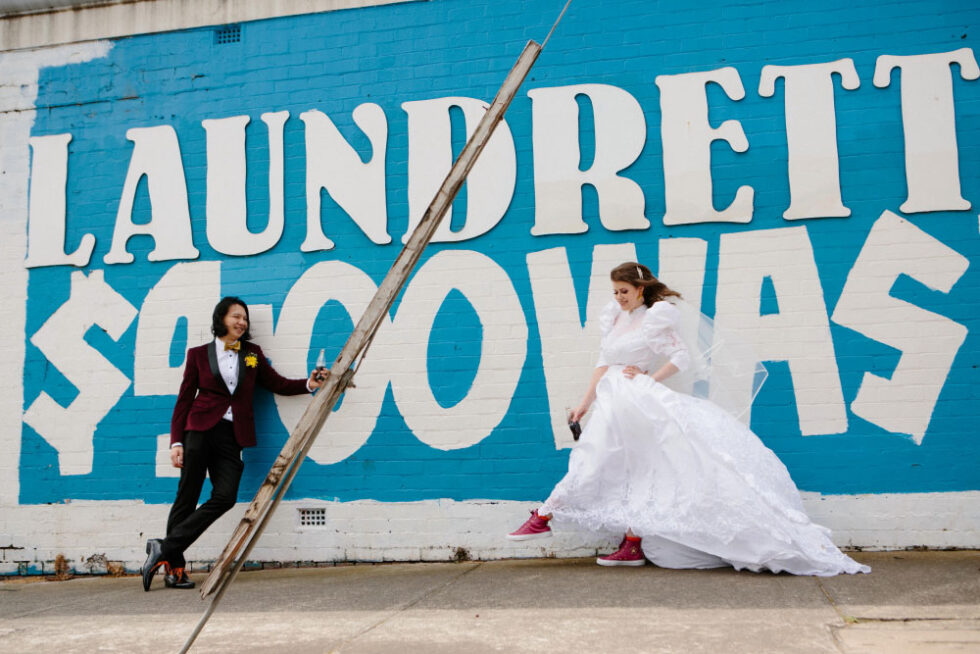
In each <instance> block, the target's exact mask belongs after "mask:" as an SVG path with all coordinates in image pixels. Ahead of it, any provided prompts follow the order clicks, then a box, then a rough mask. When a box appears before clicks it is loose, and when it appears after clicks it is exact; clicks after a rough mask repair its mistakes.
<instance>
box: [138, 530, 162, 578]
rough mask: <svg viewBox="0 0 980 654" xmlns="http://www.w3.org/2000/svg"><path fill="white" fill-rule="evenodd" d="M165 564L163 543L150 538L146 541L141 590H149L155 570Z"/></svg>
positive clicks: (157, 539)
mask: <svg viewBox="0 0 980 654" xmlns="http://www.w3.org/2000/svg"><path fill="white" fill-rule="evenodd" d="M164 563H166V561H164V560H163V541H162V540H161V539H159V538H151V539H150V540H148V541H146V562H145V563H144V564H143V568H142V569H141V572H142V573H143V590H147V591H148V590H150V583H151V582H152V581H153V575H155V574H156V572H157V568H159V567H160V566H161V565H163V564H164Z"/></svg>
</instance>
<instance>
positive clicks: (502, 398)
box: [384, 250, 527, 450]
mask: <svg viewBox="0 0 980 654" xmlns="http://www.w3.org/2000/svg"><path fill="white" fill-rule="evenodd" d="M453 289H456V290H458V291H459V292H460V293H462V294H463V295H464V296H465V297H466V299H467V301H469V303H470V304H471V305H472V306H473V309H474V311H475V312H476V314H477V316H479V319H480V323H481V325H482V327H483V342H482V348H481V352H480V364H479V368H478V369H477V371H476V377H475V378H474V379H473V385H472V386H471V387H470V389H469V392H468V393H467V394H466V397H464V398H463V399H462V400H460V401H459V402H458V403H456V404H455V405H453V406H451V407H443V406H441V405H440V404H439V402H438V401H437V400H436V398H435V396H434V395H433V393H432V389H431V388H430V387H429V384H428V382H427V377H428V373H427V370H428V349H429V338H430V334H431V331H432V324H433V322H434V321H435V318H436V315H437V314H438V313H439V309H440V308H441V307H442V304H443V302H444V301H445V299H446V296H447V295H448V294H449V293H450V292H451V291H452V290H453ZM393 332H394V333H396V334H397V338H394V339H390V340H388V341H387V342H386V344H385V348H384V349H385V350H386V351H387V352H389V355H388V358H390V359H395V358H396V356H397V358H398V359H400V360H401V362H402V363H401V365H400V366H398V367H397V368H395V369H392V370H391V390H392V392H393V393H394V396H395V402H397V404H398V410H399V411H400V412H401V414H402V417H403V418H404V419H405V423H406V424H407V425H408V427H409V429H411V430H412V431H413V432H414V433H415V436H416V438H418V439H419V440H420V441H422V442H423V443H427V444H428V445H431V446H432V447H435V448H438V449H440V450H455V449H460V448H463V447H469V446H471V445H475V444H476V443H479V442H480V441H481V440H483V439H484V438H486V437H487V436H489V435H490V433H491V432H492V431H493V430H494V428H495V427H496V426H497V425H499V424H500V421H501V420H503V419H504V416H505V415H506V414H507V410H508V409H509V408H510V403H511V399H512V398H513V396H514V390H515V389H516V388H517V381H518V380H519V379H520V376H521V370H522V369H523V367H524V361H525V359H526V357H527V323H526V322H525V320H524V311H523V309H522V308H521V303H520V300H518V299H517V292H516V291H515V290H514V286H513V284H512V283H511V281H510V278H509V277H508V276H507V273H506V272H504V270H503V269H502V268H501V267H500V266H498V265H497V264H496V263H494V262H493V260H492V259H490V258H489V257H487V256H485V255H483V254H480V253H478V252H470V251H465V250H444V251H442V252H439V253H437V254H435V255H433V256H432V257H431V258H430V259H429V260H428V261H427V262H426V263H425V264H424V265H423V266H422V267H421V268H420V269H419V271H418V272H417V273H416V274H415V277H414V278H413V279H412V281H411V283H410V284H409V285H408V288H406V289H405V294H404V295H403V297H402V301H401V303H400V304H399V305H398V314H397V315H396V316H395V320H394V325H393Z"/></svg>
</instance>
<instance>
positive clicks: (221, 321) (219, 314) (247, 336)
mask: <svg viewBox="0 0 980 654" xmlns="http://www.w3.org/2000/svg"><path fill="white" fill-rule="evenodd" d="M236 304H237V305H238V306H240V307H241V308H243V309H245V320H247V321H248V327H246V328H245V333H244V334H242V340H243V341H249V340H252V332H251V328H252V319H251V318H250V317H249V315H248V305H247V304H245V301H244V300H242V299H241V298H240V297H235V296H233V295H229V296H227V297H223V298H221V302H218V303H217V304H216V305H214V313H212V314H211V333H212V334H214V335H215V336H217V337H219V338H220V337H222V336H224V335H225V334H227V333H228V328H227V327H225V316H227V315H228V312H229V311H231V308H232V307H233V306H235V305H236Z"/></svg>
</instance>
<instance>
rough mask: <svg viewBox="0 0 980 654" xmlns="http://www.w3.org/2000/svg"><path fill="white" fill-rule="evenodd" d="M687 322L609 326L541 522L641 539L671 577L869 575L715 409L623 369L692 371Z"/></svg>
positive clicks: (656, 309)
mask: <svg viewBox="0 0 980 654" xmlns="http://www.w3.org/2000/svg"><path fill="white" fill-rule="evenodd" d="M678 320H679V311H678V309H677V307H675V306H674V305H672V304H670V303H669V302H656V303H654V305H653V306H652V307H650V308H647V307H645V306H640V307H639V308H637V309H634V310H633V311H632V312H629V313H627V312H624V311H622V310H621V309H620V308H619V306H618V305H617V304H616V303H615V302H612V303H610V304H609V305H608V306H607V307H606V308H605V309H603V311H602V314H601V315H600V320H599V324H600V330H601V333H602V346H601V351H600V356H599V362H598V364H597V365H598V366H609V369H608V371H607V372H606V374H605V375H604V376H603V377H602V379H601V380H600V381H599V384H598V386H597V387H596V399H595V402H594V403H593V406H592V415H591V418H590V420H589V422H588V424H587V425H586V426H585V428H584V430H583V432H582V436H581V439H580V440H579V442H578V444H577V445H576V447H575V448H574V449H573V450H572V453H571V457H570V459H569V465H568V473H567V474H566V475H565V477H564V478H563V479H562V480H561V481H560V482H559V483H558V485H557V486H556V487H555V489H554V491H552V493H551V496H550V497H549V498H548V500H547V501H546V502H545V504H544V506H542V508H541V509H540V510H539V513H541V514H548V513H553V514H554V517H555V518H558V519H559V520H571V521H573V522H576V523H578V524H580V525H582V526H584V527H586V528H588V529H590V530H595V531H615V532H617V533H623V532H625V531H626V529H627V528H630V529H632V530H633V532H634V533H635V534H636V535H637V536H641V537H642V538H643V552H644V554H646V557H647V558H648V559H650V560H651V561H652V562H653V563H655V564H656V565H658V566H661V567H664V568H714V567H721V566H729V565H730V566H734V567H735V568H736V569H743V568H744V569H748V570H753V571H756V572H758V571H760V570H762V569H768V570H771V571H773V572H789V573H792V574H798V575H820V576H831V575H836V574H840V573H843V572H846V573H855V572H870V570H871V569H870V568H869V567H867V566H864V565H861V564H859V563H857V562H856V561H854V560H853V559H851V558H850V557H848V556H846V555H845V554H843V553H842V552H841V551H840V550H839V549H837V547H836V546H834V544H833V543H832V542H831V540H830V531H829V530H828V529H826V528H825V527H821V526H820V525H816V524H814V523H812V522H810V519H809V518H808V517H807V515H806V513H805V512H804V510H803V506H802V504H801V502H800V494H799V491H798V490H797V489H796V486H795V485H794V484H793V480H792V479H791V478H790V476H789V472H788V471H787V470H786V467H785V466H784V465H783V464H782V462H781V461H780V460H779V459H778V458H777V457H776V455H775V454H774V453H773V452H772V451H771V450H770V449H768V448H767V447H766V446H765V445H763V444H762V442H761V441H760V440H759V438H758V437H757V436H756V435H755V434H754V433H752V431H751V430H750V429H748V428H747V427H746V426H744V425H743V424H742V423H741V422H739V421H738V420H736V419H735V418H734V417H732V416H731V415H730V414H729V413H727V412H725V411H724V410H723V409H721V408H720V407H718V406H717V405H715V404H713V403H712V402H710V401H707V400H703V399H699V398H696V397H692V396H690V395H686V394H683V393H678V392H675V391H673V390H671V389H669V388H668V387H667V386H664V385H663V384H661V383H658V382H655V381H654V380H653V379H652V378H651V377H649V376H645V375H644V376H638V377H636V378H634V379H628V378H627V377H625V376H624V375H623V372H622V371H623V368H624V367H625V366H626V365H635V366H637V367H639V368H640V369H641V370H648V371H649V372H651V373H652V372H654V371H655V370H657V369H659V368H660V367H661V366H662V365H664V363H666V362H667V361H670V362H672V363H674V365H676V366H677V367H678V368H679V369H681V370H684V369H685V368H686V367H687V366H688V365H689V356H688V351H687V348H686V346H685V345H684V342H683V340H682V339H681V338H680V337H679V336H678V333H677V328H678Z"/></svg>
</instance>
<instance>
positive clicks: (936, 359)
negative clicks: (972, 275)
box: [833, 211, 970, 444]
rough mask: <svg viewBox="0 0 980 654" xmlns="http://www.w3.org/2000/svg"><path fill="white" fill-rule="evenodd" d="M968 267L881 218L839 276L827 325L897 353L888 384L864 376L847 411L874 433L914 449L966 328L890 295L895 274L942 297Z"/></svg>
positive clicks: (890, 218)
mask: <svg viewBox="0 0 980 654" xmlns="http://www.w3.org/2000/svg"><path fill="white" fill-rule="evenodd" d="M969 265H970V262H969V260H968V259H967V258H966V257H964V256H963V255H961V254H960V253H958V252H956V251H955V250H952V249H951V248H949V247H947V246H946V245H944V244H943V243H941V242H939V241H937V240H936V239H935V238H933V237H932V236H930V235H929V234H926V233H925V232H924V231H922V230H921V229H919V228H918V227H916V226H915V225H913V224H912V223H910V222H908V221H906V220H903V219H901V218H899V217H898V216H896V215H895V214H893V213H891V212H890V211H886V212H884V213H883V214H881V217H880V218H879V219H878V220H877V221H876V222H875V224H874V226H873V227H872V228H871V233H870V234H868V239H867V240H866V241H865V242H864V247H863V248H861V254H860V255H858V259H857V261H856V262H855V263H854V267H853V268H851V272H850V274H848V276H847V283H846V284H845V285H844V290H843V291H842V292H841V296H840V300H839V301H838V302H837V308H836V309H834V315H833V321H834V322H836V323H837V324H839V325H843V326H844V327H847V328H848V329H853V330H854V331H856V332H858V333H860V334H863V335H864V336H867V337H868V338H870V339H873V340H876V341H880V342H881V343H884V344H885V345H888V346H890V347H893V348H895V349H896V350H899V351H900V352H901V353H902V355H901V357H900V358H899V360H898V364H897V365H896V366H895V370H894V371H893V372H892V373H891V375H890V378H889V377H884V376H880V375H876V374H874V373H871V372H866V373H865V374H864V378H863V379H862V381H861V388H860V389H859V390H858V393H857V397H855V398H854V401H853V402H852V403H851V410H852V411H854V413H855V414H857V415H859V416H861V417H862V418H864V419H865V420H868V421H870V422H873V423H874V424H876V425H878V426H879V427H881V428H882V429H886V430H888V431H892V432H898V433H902V434H910V435H911V436H912V438H913V439H914V440H915V442H916V443H917V444H921V443H922V438H923V436H925V433H926V430H927V429H928V428H929V420H930V419H931V418H932V411H933V409H934V408H935V406H936V400H938V399H939V393H940V391H941V390H942V388H943V384H944V383H946V377H947V375H949V370H950V368H951V367H952V365H953V359H955V358H956V353H957V352H958V351H959V349H960V346H961V345H963V341H964V340H965V339H966V334H967V329H966V327H964V326H963V325H961V324H960V323H958V322H953V321H952V320H950V319H949V318H946V317H945V316H941V315H939V314H937V313H933V312H931V311H927V310H925V309H922V308H920V307H917V306H915V305H914V304H910V303H908V302H905V301H903V300H899V299H898V298H896V297H893V296H892V295H891V288H892V285H893V284H894V283H895V280H896V279H898V277H899V275H903V274H904V275H908V276H910V277H912V278H913V279H915V280H916V281H918V282H921V283H922V284H925V285H926V286H928V287H929V288H931V289H933V290H938V291H942V292H943V293H949V291H950V290H951V289H952V288H953V285H954V284H955V283H956V282H957V280H959V278H960V277H962V276H963V273H964V272H966V269H967V268H968V267H969Z"/></svg>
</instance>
